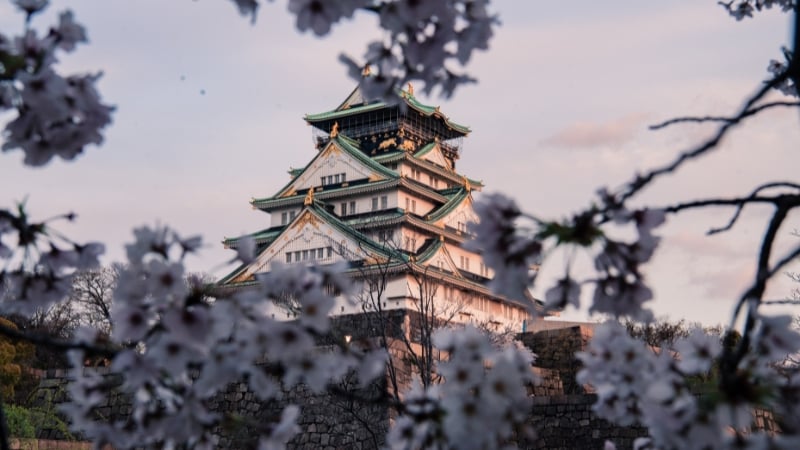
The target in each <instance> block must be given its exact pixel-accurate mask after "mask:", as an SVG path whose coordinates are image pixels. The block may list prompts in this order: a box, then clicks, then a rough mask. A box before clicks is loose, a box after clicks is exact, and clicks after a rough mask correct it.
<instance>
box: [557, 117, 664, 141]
mask: <svg viewBox="0 0 800 450" xmlns="http://www.w3.org/2000/svg"><path fill="white" fill-rule="evenodd" d="M649 116H650V115H649V114H646V113H636V114H629V115H626V116H623V117H620V118H617V119H613V120H609V121H606V122H576V123H574V124H572V125H570V126H568V127H566V128H564V129H562V130H560V131H558V132H556V133H555V134H553V135H551V136H549V137H547V138H545V139H544V140H543V141H542V144H544V145H549V146H555V147H563V148H575V149H580V148H585V149H588V148H596V147H607V146H610V147H619V146H621V145H624V144H625V143H627V142H629V141H631V140H632V139H633V138H634V136H635V135H636V134H637V133H638V132H639V131H642V130H643V129H644V128H645V126H646V124H645V123H644V122H645V120H646V119H647V118H648V117H649Z"/></svg>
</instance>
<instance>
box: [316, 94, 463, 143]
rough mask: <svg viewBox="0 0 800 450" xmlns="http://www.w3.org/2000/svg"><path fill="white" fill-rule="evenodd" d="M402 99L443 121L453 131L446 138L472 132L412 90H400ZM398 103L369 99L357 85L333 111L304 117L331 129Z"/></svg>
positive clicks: (416, 108) (431, 116)
mask: <svg viewBox="0 0 800 450" xmlns="http://www.w3.org/2000/svg"><path fill="white" fill-rule="evenodd" d="M399 97H400V99H402V101H403V103H404V105H405V106H407V107H409V108H410V109H411V110H414V111H416V112H418V113H420V114H422V115H423V116H425V117H429V118H433V119H436V120H440V121H442V123H444V125H446V127H447V128H448V129H449V130H451V131H452V132H451V133H449V135H448V136H446V139H450V138H454V137H459V136H466V135H467V134H469V133H470V131H471V130H470V129H469V127H468V126H465V125H460V124H458V123H455V122H453V121H451V120H450V118H449V117H447V116H446V115H444V114H443V113H442V112H441V111H440V110H439V107H438V106H430V105H425V104H423V103H422V102H420V101H419V100H417V98H416V97H415V96H414V94H413V91H412V90H408V91H400V93H399ZM397 106H398V105H391V104H388V103H386V102H384V101H380V100H376V101H368V100H367V99H366V98H365V97H364V95H363V92H362V91H361V86H360V85H359V86H356V87H355V89H353V91H352V92H351V93H350V95H348V96H347V98H346V99H345V100H344V101H343V102H342V103H340V104H339V106H337V107H336V109H333V110H331V111H326V112H322V113H317V114H306V115H305V117H304V119H305V120H306V122H308V123H309V124H311V125H313V126H315V127H317V128H319V129H321V130H325V131H327V130H329V129H330V127H331V125H332V124H333V122H335V121H337V120H341V119H343V118H345V117H351V116H355V115H359V114H365V113H369V112H373V111H379V110H381V109H385V108H392V107H397Z"/></svg>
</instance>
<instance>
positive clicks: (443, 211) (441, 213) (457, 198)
mask: <svg viewBox="0 0 800 450" xmlns="http://www.w3.org/2000/svg"><path fill="white" fill-rule="evenodd" d="M448 190H449V189H448ZM469 195H470V193H469V191H468V190H467V189H464V188H463V187H462V188H459V190H458V191H457V192H455V193H454V194H452V196H451V197H450V199H449V200H448V201H447V203H445V204H444V205H442V206H440V207H439V209H437V210H435V211H434V212H432V213H431V214H428V216H427V217H425V220H427V221H429V222H436V221H437V220H439V219H441V218H443V217H445V216H446V215H448V214H450V213H451V212H452V211H453V210H454V209H456V208H457V207H458V205H460V204H461V203H462V202H463V201H464V200H466V199H467V198H469Z"/></svg>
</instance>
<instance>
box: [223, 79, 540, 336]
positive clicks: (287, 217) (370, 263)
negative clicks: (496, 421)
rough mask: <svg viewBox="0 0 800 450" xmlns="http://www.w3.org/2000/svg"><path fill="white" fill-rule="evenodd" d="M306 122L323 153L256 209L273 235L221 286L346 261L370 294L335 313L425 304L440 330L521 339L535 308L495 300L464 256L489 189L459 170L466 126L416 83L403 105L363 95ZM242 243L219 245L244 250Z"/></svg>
mask: <svg viewBox="0 0 800 450" xmlns="http://www.w3.org/2000/svg"><path fill="white" fill-rule="evenodd" d="M304 119H305V121H306V122H307V123H308V124H309V125H310V126H311V128H312V137H313V143H314V144H315V145H314V146H315V148H309V151H308V156H309V159H310V161H309V162H308V164H306V165H305V167H303V168H301V169H290V170H289V178H290V180H289V182H288V183H287V184H286V185H284V186H283V187H281V188H279V189H278V190H277V192H276V193H275V194H273V195H271V196H269V197H263V198H253V199H252V200H251V202H250V203H251V205H252V207H253V209H257V210H260V211H262V212H263V213H266V214H267V215H268V216H269V227H268V228H265V229H263V230H261V231H256V232H255V233H252V234H249V235H247V236H249V237H250V238H252V239H253V240H254V242H255V244H256V257H255V259H254V261H253V262H251V263H249V264H245V265H242V266H240V267H239V268H237V269H236V270H234V271H233V272H232V273H230V274H229V275H227V276H226V277H224V278H223V279H222V280H220V282H219V284H220V286H221V287H222V288H232V289H237V288H247V287H248V286H252V285H254V284H255V283H256V281H255V279H256V277H257V276H258V274H260V273H265V272H269V271H270V268H271V267H272V266H273V264H276V263H277V264H304V265H312V264H314V265H326V264H333V263H337V262H342V261H344V262H345V263H346V267H347V269H346V270H347V271H348V274H349V275H350V276H351V277H352V278H353V279H354V281H355V283H356V284H357V285H358V286H360V289H362V290H363V293H362V294H364V295H357V296H356V297H357V299H356V301H353V300H352V299H350V300H347V299H344V298H337V304H336V306H335V308H334V311H335V313H336V314H341V315H344V314H359V313H365V312H369V311H374V310H376V309H380V310H386V311H388V310H401V309H406V310H409V311H420V310H421V308H420V306H421V304H423V303H424V304H425V305H426V310H428V311H431V310H432V311H436V312H435V314H437V315H441V316H442V319H443V320H447V321H453V322H456V323H470V322H471V323H475V324H478V325H483V326H489V327H492V328H496V329H504V330H512V331H516V332H519V331H523V328H524V327H525V324H526V321H527V323H530V320H531V319H530V316H529V311H528V307H529V305H531V304H533V300H532V299H529V302H528V303H525V302H522V301H517V300H511V299H508V298H504V297H500V296H497V295H495V294H493V293H492V292H491V291H490V290H489V289H488V288H487V283H488V282H489V281H490V279H491V278H492V276H493V273H492V271H491V270H490V269H489V268H488V267H486V265H484V263H483V260H482V258H481V256H480V255H479V254H477V253H475V252H471V251H468V250H466V249H464V246H463V245H464V243H465V241H467V240H469V239H470V238H471V236H470V233H469V231H468V227H467V224H468V223H469V222H471V221H475V220H477V216H476V215H475V213H474V211H473V194H474V193H475V192H476V191H480V190H481V188H482V187H483V184H482V183H481V182H480V181H477V180H475V179H473V178H470V177H468V176H466V175H464V174H461V173H459V172H458V170H457V168H456V166H457V164H456V163H457V161H458V159H459V157H460V153H461V146H462V142H463V140H464V138H465V137H467V135H468V134H469V133H470V129H469V128H468V127H466V126H463V125H459V124H458V123H455V122H453V121H451V120H450V118H449V117H448V116H446V115H445V114H444V113H443V112H441V111H440V110H439V107H433V106H427V105H424V104H422V103H421V102H420V101H418V100H417V98H416V97H415V96H414V90H413V87H412V86H411V85H409V86H408V88H407V90H405V91H401V92H400V100H399V103H398V104H387V103H384V102H382V101H367V100H365V98H364V97H363V96H362V93H361V89H360V88H359V87H356V88H355V89H354V90H353V92H352V93H350V95H349V96H347V98H345V99H344V101H343V102H341V104H339V106H337V107H336V108H334V109H333V110H331V111H328V112H323V113H319V114H307V115H306V116H305V118H304ZM309 147H312V146H309ZM265 222H266V221H265ZM244 237H245V236H240V237H237V238H226V239H225V240H224V241H223V244H224V245H225V246H226V247H229V248H237V246H238V245H239V243H240V242H241V240H242V239H243V238H244ZM358 298H361V299H362V300H358ZM364 299H369V300H364ZM431 308H432V309H431ZM289 309H290V308H285V309H284V310H281V306H280V305H276V313H275V314H273V315H274V316H275V317H276V318H278V317H279V315H281V314H285V316H283V317H286V318H291V317H292V315H291V312H290V310H289Z"/></svg>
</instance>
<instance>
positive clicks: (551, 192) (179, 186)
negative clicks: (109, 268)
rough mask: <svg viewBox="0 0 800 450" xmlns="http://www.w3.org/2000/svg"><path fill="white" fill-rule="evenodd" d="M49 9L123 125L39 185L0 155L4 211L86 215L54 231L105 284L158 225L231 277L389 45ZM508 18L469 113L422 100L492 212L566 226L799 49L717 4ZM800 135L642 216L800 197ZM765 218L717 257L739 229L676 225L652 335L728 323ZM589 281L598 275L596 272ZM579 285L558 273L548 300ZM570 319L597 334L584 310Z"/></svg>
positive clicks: (278, 12) (701, 133)
mask: <svg viewBox="0 0 800 450" xmlns="http://www.w3.org/2000/svg"><path fill="white" fill-rule="evenodd" d="M51 5H52V6H51V8H50V9H49V10H48V12H47V14H45V15H43V16H41V17H37V18H36V19H35V20H34V22H33V25H34V26H35V27H39V28H40V29H45V28H46V27H47V26H49V25H50V24H51V23H53V18H54V17H55V15H56V14H57V12H58V11H61V10H63V9H65V8H70V9H72V10H73V12H74V13H75V15H76V19H77V20H78V21H79V22H81V23H83V24H84V25H85V26H86V28H87V31H88V34H89V39H90V42H89V44H88V45H84V46H81V47H79V48H78V50H77V51H76V52H75V53H73V54H69V55H65V56H63V57H62V58H61V62H60V67H61V71H62V72H65V73H70V72H97V71H102V72H103V78H102V80H101V82H100V85H99V87H100V90H101V93H102V95H103V97H104V100H105V101H106V102H107V103H111V104H113V105H115V106H116V107H117V110H116V113H115V114H114V123H113V124H112V125H111V126H110V128H108V130H107V132H106V136H105V137H106V139H105V142H104V143H103V145H102V146H100V147H89V148H87V149H86V151H85V153H84V154H83V155H82V156H80V157H79V158H78V159H77V160H76V161H73V162H64V161H61V160H57V161H54V162H52V163H50V164H49V165H47V166H46V167H44V168H40V169H31V168H27V167H24V166H22V164H21V161H22V154H21V152H9V153H3V154H0V205H2V207H11V206H13V205H14V204H15V203H16V202H19V201H22V200H24V201H26V205H27V208H28V211H29V213H30V214H31V216H32V217H33V218H35V219H36V218H39V219H44V218H48V217H52V216H54V215H57V214H58V213H62V212H67V211H73V212H75V213H77V214H78V220H77V221H75V222H74V223H66V222H65V223H54V224H53V226H55V227H56V228H57V229H58V230H59V231H60V232H61V233H63V234H65V235H67V236H70V237H71V238H73V239H75V240H77V241H79V242H80V241H86V240H100V241H102V242H105V243H106V245H107V255H106V257H105V259H104V262H106V263H110V262H112V261H120V260H123V259H124V244H125V243H126V242H131V241H132V229H133V228H135V227H138V226H141V225H144V224H151V225H153V224H166V225H169V226H171V227H173V228H174V229H176V230H177V231H178V232H179V233H181V234H182V235H186V236H189V235H196V234H200V235H202V236H203V237H204V241H205V243H206V247H205V248H204V249H203V251H202V253H201V255H200V256H193V257H190V259H188V260H187V265H188V267H189V269H190V270H192V271H202V272H208V273H210V274H212V275H214V276H223V275H225V274H226V273H227V271H228V270H229V269H230V267H229V266H226V265H225V264H224V263H225V262H226V261H227V260H229V259H230V258H231V257H232V254H231V253H230V251H226V250H224V249H223V248H222V245H221V243H220V241H221V240H222V239H223V238H224V237H230V236H237V235H240V234H243V233H248V232H252V231H255V230H258V229H263V228H266V227H268V226H269V219H268V217H267V215H266V214H264V213H262V212H260V211H254V210H252V209H251V208H250V205H249V203H248V202H249V200H250V198H251V197H266V196H271V195H273V194H274V193H275V192H276V191H277V190H278V189H279V188H280V187H281V186H283V185H284V184H285V183H286V182H287V181H288V176H289V175H288V174H287V170H288V169H289V168H290V167H302V166H304V165H305V164H306V163H307V162H308V161H309V160H310V159H311V158H312V157H313V156H314V153H315V150H314V147H313V143H312V140H311V129H310V127H308V126H307V125H306V123H305V122H304V121H303V119H302V117H303V115H304V114H307V113H317V112H322V111H327V110H330V109H332V108H334V107H335V106H337V105H338V104H339V103H340V102H341V101H342V100H343V99H344V98H345V97H346V96H347V94H349V92H350V91H351V90H352V88H353V87H354V85H355V84H354V81H353V80H351V79H349V78H348V77H347V75H346V70H345V68H344V67H343V66H342V65H341V64H340V63H339V62H338V56H339V54H340V53H342V52H345V53H347V54H349V55H352V56H355V57H359V56H361V55H362V54H363V53H364V51H365V48H366V44H367V42H369V41H371V40H373V39H376V38H380V37H381V36H382V34H381V32H380V30H379V29H378V27H377V22H376V21H375V20H374V18H373V17H371V16H370V15H368V14H366V13H360V14H357V15H356V16H355V17H354V19H353V20H350V21H344V22H342V23H340V24H338V25H336V26H334V28H333V31H332V32H331V34H329V35H328V36H326V37H325V38H322V39H320V38H316V37H314V36H312V35H309V34H300V33H298V32H297V31H296V30H295V28H294V22H293V18H292V17H291V16H290V15H289V14H288V13H287V12H286V3H285V2H280V1H279V2H273V3H267V4H265V5H263V7H262V8H261V10H260V13H259V15H258V18H257V20H256V22H255V24H251V23H250V21H249V19H246V18H242V17H241V16H239V15H238V13H237V12H236V10H235V8H234V6H233V4H232V3H231V2H229V1H226V0H195V1H190V0H182V1H178V0H176V1H170V2H164V1H159V0H139V1H136V2H132V1H124V0H105V1H103V2H97V1H93V0H75V1H66V0H53V1H52V2H51ZM492 8H493V10H494V11H495V12H496V13H497V14H499V16H500V20H501V21H502V26H501V27H500V28H498V30H497V32H496V35H495V37H494V38H493V40H492V41H491V44H490V45H491V47H490V49H489V50H488V51H487V52H481V53H479V54H477V55H476V56H474V57H473V59H472V60H471V61H470V62H469V65H468V66H467V68H466V70H467V71H468V72H469V73H470V74H471V75H473V76H474V77H476V78H477V79H478V80H479V82H478V83H477V84H473V85H470V86H466V87H463V88H461V89H460V90H458V91H457V92H456V94H455V96H454V97H453V98H451V99H441V98H439V97H436V96H434V97H432V98H425V97H423V98H422V100H423V101H425V103H428V104H433V105H440V107H441V110H442V111H443V112H444V113H445V114H447V115H448V116H450V118H451V119H452V120H454V121H456V122H458V123H462V124H466V125H469V126H470V127H471V128H472V130H473V132H472V133H471V134H470V136H469V137H468V138H467V139H466V140H465V142H464V146H463V150H462V155H461V159H460V160H459V162H458V167H457V168H458V170H459V171H461V172H463V173H465V174H467V175H468V176H470V177H471V178H477V179H481V180H483V182H484V184H485V185H486V189H485V192H493V191H500V192H505V193H507V194H509V195H511V196H513V197H514V198H516V199H517V201H518V202H519V204H520V205H521V206H522V208H523V209H524V210H526V211H528V212H530V213H532V214H534V215H536V216H539V217H544V218H551V219H558V218H563V217H567V216H569V215H570V214H571V213H573V212H575V211H577V210H579V209H580V208H584V207H586V206H587V205H589V204H590V202H591V201H592V200H593V196H594V193H595V191H596V190H597V189H598V188H599V187H603V186H605V187H609V188H615V187H619V186H621V185H622V184H623V183H624V182H625V181H626V180H629V179H630V178H631V177H632V176H633V174H635V173H637V172H642V171H644V170H647V169H648V168H652V167H654V166H657V165H660V164H664V163H666V162H668V161H671V160H672V159H673V158H674V157H675V156H676V155H677V154H678V153H679V152H680V151H683V150H686V149H689V148H691V147H693V146H695V145H697V144H698V143H700V142H701V141H702V139H703V138H704V137H706V136H708V135H709V133H710V132H711V131H712V130H713V127H711V126H709V125H696V124H695V125H682V126H675V127H671V128H668V129H666V130H663V131H650V130H648V126H649V125H651V124H654V123H658V122H660V121H663V120H666V119H669V118H672V117H676V116H687V115H730V114H732V113H733V112H734V111H735V110H736V109H737V108H738V107H739V106H740V105H741V104H742V102H743V100H744V99H745V98H746V97H747V95H748V94H750V93H752V92H754V91H755V90H756V89H757V88H758V87H759V85H760V83H761V82H762V81H763V79H764V78H765V77H766V66H767V64H768V62H769V60H770V59H773V58H777V57H779V56H780V50H779V49H780V46H781V45H786V44H787V42H789V33H790V29H789V16H787V15H785V14H781V13H779V12H777V11H771V12H767V13H762V14H759V15H757V16H756V18H755V19H751V20H747V21H742V22H737V21H735V20H734V19H733V18H731V17H729V16H728V15H727V13H725V11H724V10H723V9H722V8H721V7H720V6H719V5H717V2H716V1H714V0H708V1H705V0H704V1H698V0H683V1H677V0H676V1H671V2H642V1H640V0H630V1H615V0H609V1H604V2H590V1H584V2H520V1H514V0H501V1H495V2H493V7H492ZM22 27H23V18H22V16H21V15H19V14H17V13H16V12H15V11H14V10H13V9H12V7H11V3H10V2H8V1H3V2H0V30H2V32H3V33H5V34H7V35H9V34H17V33H19V32H20V30H21V29H22ZM420 91H421V89H417V92H418V93H419V92H420ZM7 118H8V116H5V119H7ZM2 119H4V118H3V117H0V120H2ZM799 119H800V117H799V116H798V112H797V111H796V110H794V111H789V110H784V111H772V112H768V113H764V114H761V115H759V116H758V117H757V118H755V119H753V120H751V121H749V122H747V123H746V124H745V125H743V126H741V127H739V128H737V129H736V130H735V131H734V132H733V133H731V134H730V135H729V136H728V138H727V139H725V140H724V142H723V144H722V146H721V147H720V148H719V149H718V150H716V151H715V152H713V153H712V154H710V155H708V156H707V157H705V158H703V159H702V160H701V161H699V162H698V163H696V164H691V165H690V166H687V167H686V168H685V170H682V171H681V172H680V173H679V174H676V175H671V176H668V177H665V178H664V179H662V180H660V181H659V182H658V183H656V184H654V185H653V186H651V187H649V188H648V189H646V190H645V192H643V193H642V195H641V197H640V198H638V199H637V200H636V202H635V203H634V204H636V205H645V204H647V205H652V206H664V205H669V204H674V203H677V202H680V201H685V200H689V199H694V198H713V197H717V196H722V195H728V196H730V195H745V194H747V193H749V192H750V191H751V190H752V189H753V188H754V187H755V186H757V185H759V184H760V183H763V182H765V181H770V180H782V181H797V178H798V177H797V174H796V172H797V168H798V167H800V154H798V151H797V146H798V144H797V143H798V142H800V127H798V120H799ZM769 213H770V210H769V208H755V207H754V208H752V209H747V210H745V212H744V214H743V215H742V217H741V218H740V219H739V221H738V223H737V225H736V227H734V229H733V230H732V231H730V232H728V233H724V234H720V235H715V236H711V237H708V236H706V235H705V232H706V231H707V230H708V229H709V228H711V227H717V226H721V225H724V224H725V223H727V221H728V220H729V218H730V216H731V214H732V211H731V210H730V209H724V208H718V209H713V210H710V209H709V210H704V211H700V212H691V213H684V214H680V215H678V216H674V217H670V218H669V220H668V223H667V224H666V225H665V226H664V227H663V228H662V229H660V234H661V236H662V237H663V240H662V244H661V246H660V249H659V250H658V252H657V253H656V255H655V257H654V261H653V262H652V263H650V264H649V265H648V266H647V268H646V275H647V278H648V280H649V282H650V284H651V285H652V286H653V289H654V291H655V298H656V299H655V300H654V301H653V302H652V308H653V310H654V311H655V312H656V314H657V315H658V316H663V317H668V318H670V319H672V320H677V319H681V318H683V319H686V320H688V321H690V322H695V321H698V322H702V323H704V324H708V325H713V324H717V323H727V322H728V320H729V316H730V311H731V307H732V305H733V302H734V300H735V299H736V298H738V296H739V295H740V294H741V292H742V291H743V290H744V288H745V287H746V286H747V284H748V282H749V280H751V279H752V277H753V273H754V265H755V260H756V255H757V251H758V246H759V242H760V238H761V235H762V232H763V230H764V227H765V222H766V220H767V219H768V217H769ZM784 228H785V229H783V230H781V233H780V236H779V241H778V244H777V246H776V249H777V250H778V254H780V253H781V251H786V250H788V249H789V248H790V246H791V245H793V244H795V243H796V242H797V239H798V238H797V237H794V236H792V235H791V231H792V230H793V229H800V215H797V214H795V215H792V216H790V217H789V219H788V220H787V225H786V226H785V227H784ZM581 258H582V256H581V255H580V254H579V255H578V260H579V262H578V263H576V266H575V267H576V268H577V269H578V270H581V267H582V266H581V262H580V260H581ZM588 261H589V260H588V257H585V256H583V265H584V266H585V265H586V264H588ZM561 270H563V262H562V261H560V258H559V257H558V255H556V256H555V257H554V259H553V261H551V263H550V264H548V265H546V266H545V268H544V270H543V272H542V274H541V277H540V281H541V282H540V283H539V284H538V285H537V287H536V288H535V289H534V294H535V295H538V296H541V295H542V293H543V289H544V288H545V287H546V285H547V280H549V279H552V277H553V276H555V275H556V274H558V273H559V271H561ZM796 270H800V268H796ZM793 287H794V286H793V285H792V284H791V283H790V282H789V280H788V279H787V278H785V277H782V276H779V277H777V278H776V279H775V281H774V282H773V283H772V284H771V285H770V288H769V290H768V294H767V296H768V298H772V299H783V298H785V297H787V296H788V295H790V292H791V290H792V289H793ZM585 304H586V299H584V305H585ZM768 311H769V310H768ZM774 311H775V312H776V313H777V312H779V311H780V310H774ZM562 317H564V318H567V319H579V320H580V319H586V318H588V316H587V314H586V308H585V307H584V308H581V309H580V310H570V311H567V312H565V313H563V314H562Z"/></svg>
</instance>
